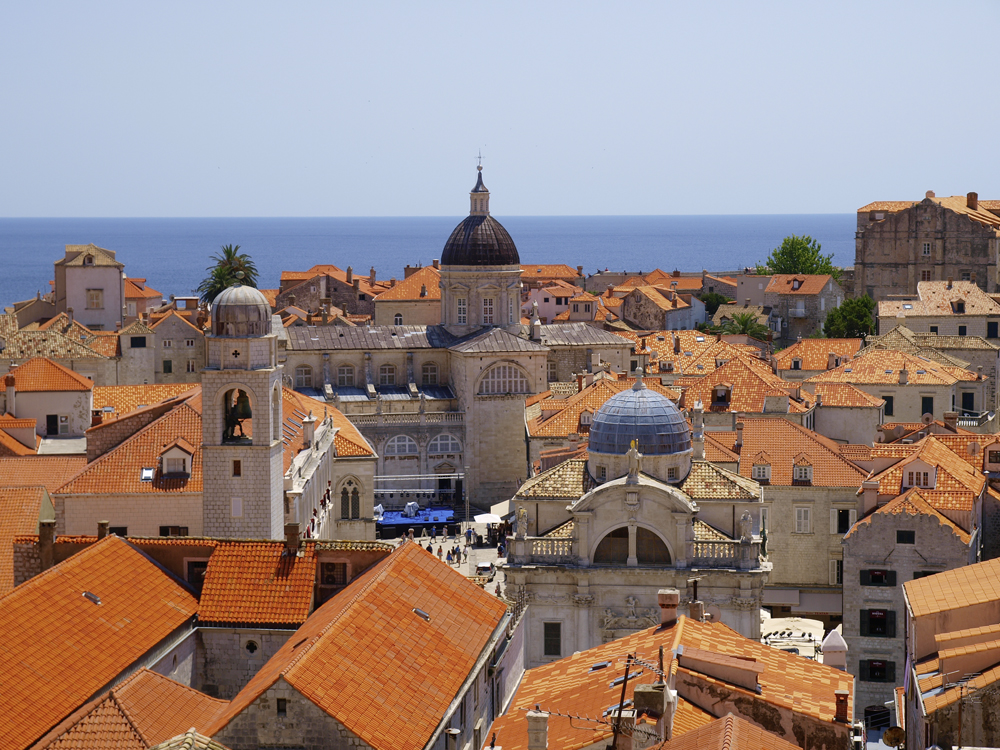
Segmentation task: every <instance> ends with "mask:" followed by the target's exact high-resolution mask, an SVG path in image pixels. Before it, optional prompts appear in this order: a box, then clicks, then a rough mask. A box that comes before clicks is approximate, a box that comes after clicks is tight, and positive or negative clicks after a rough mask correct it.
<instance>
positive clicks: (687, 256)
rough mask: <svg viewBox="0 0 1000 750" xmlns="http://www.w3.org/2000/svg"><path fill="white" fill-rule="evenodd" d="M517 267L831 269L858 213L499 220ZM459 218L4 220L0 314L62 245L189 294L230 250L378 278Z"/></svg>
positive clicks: (34, 283) (280, 263) (25, 292)
mask: <svg viewBox="0 0 1000 750" xmlns="http://www.w3.org/2000/svg"><path fill="white" fill-rule="evenodd" d="M498 218H499V219H500V221H501V222H502V223H503V225H504V226H505V227H506V228H507V230H508V231H509V232H510V234H511V236H512V237H513V238H514V242H515V243H517V248H518V251H519V253H520V255H521V261H522V262H523V263H567V264H569V265H570V266H573V267H575V266H577V265H581V264H582V265H583V267H584V271H585V272H587V273H593V272H594V271H596V270H598V269H604V268H611V269H612V270H622V269H626V268H627V269H628V270H630V271H638V270H642V271H651V270H653V269H654V268H656V267H660V268H663V269H664V270H666V271H671V270H673V269H675V268H678V269H680V270H682V271H700V270H701V269H702V268H708V269H710V270H720V271H721V270H732V269H737V268H742V267H744V266H748V265H753V264H754V263H755V262H757V261H759V260H764V259H765V258H766V257H767V254H768V253H769V252H770V250H771V249H772V248H774V247H777V246H778V245H779V244H781V240H782V238H784V237H785V236H787V235H790V234H808V235H811V236H812V237H814V238H816V239H818V240H819V241H820V243H821V244H822V245H823V251H824V253H830V252H832V253H833V258H834V262H835V263H836V264H837V265H851V264H853V262H854V229H855V224H856V218H855V216H854V214H817V215H786V216H780V215H774V216H584V217H579V216H510V217H498ZM460 220H461V218H460V217H428V218H313V219H309V218H305V219H303V218H294V219H266V218H260V219H254V218H251V219H226V218H223V219H0V260H2V273H0V303H2V304H4V305H8V304H10V303H11V302H14V301H16V300H21V299H26V298H28V297H31V296H34V294H35V291H36V290H41V291H42V293H45V292H46V291H47V290H48V282H49V280H50V279H52V278H53V273H52V264H53V262H54V261H56V260H58V259H59V258H61V257H63V254H64V245H67V244H87V243H90V242H93V243H94V244H95V245H99V246H100V247H105V248H108V249H109V250H115V251H116V252H117V257H118V260H120V261H121V262H123V263H124V264H125V272H126V273H127V274H128V275H129V276H137V277H146V278H147V279H148V283H149V285H150V286H152V287H153V288H154V289H156V290H158V291H160V292H163V294H164V295H168V294H190V293H191V292H192V291H193V290H194V289H195V288H196V287H197V286H198V283H199V281H200V280H201V279H202V278H203V277H204V275H205V267H206V266H208V265H209V262H210V256H211V255H212V254H213V253H215V252H217V251H218V249H219V247H220V246H221V245H225V244H229V243H233V244H238V245H241V246H242V249H243V251H244V252H247V253H250V255H251V256H253V259H254V261H255V262H256V264H257V268H258V269H259V271H260V286H261V287H265V288H267V287H270V288H274V287H277V286H278V277H279V276H280V275H281V271H282V270H306V269H308V268H310V267H311V266H312V265H314V264H316V263H332V264H334V265H336V266H339V267H340V268H347V266H353V267H354V268H355V270H356V271H357V272H359V273H363V274H367V273H368V269H369V268H370V267H371V266H375V270H376V272H377V274H378V277H379V278H380V279H382V278H390V277H392V276H396V277H397V278H402V277H403V267H404V266H405V265H406V264H407V263H409V264H411V265H413V264H417V263H422V264H424V265H428V264H430V262H431V261H432V260H433V259H434V258H439V257H440V256H441V248H442V247H443V246H444V243H445V241H446V240H447V239H448V235H449V234H450V233H451V230H452V229H454V227H455V225H456V224H457V223H458V222H459V221H460Z"/></svg>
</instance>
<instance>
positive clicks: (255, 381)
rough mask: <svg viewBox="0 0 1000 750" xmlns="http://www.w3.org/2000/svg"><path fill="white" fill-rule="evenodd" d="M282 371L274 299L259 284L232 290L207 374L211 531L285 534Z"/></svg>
mask: <svg viewBox="0 0 1000 750" xmlns="http://www.w3.org/2000/svg"><path fill="white" fill-rule="evenodd" d="M281 375H282V366H281V365H279V364H278V349H277V337H276V336H275V335H274V334H273V333H272V332H271V305H270V304H269V303H268V301H267V299H266V298H265V297H264V295H263V294H261V293H260V292H259V291H257V290H256V289H254V288H253V287H248V286H233V287H229V288H228V289H226V290H224V291H223V292H222V293H221V294H220V295H219V296H218V297H217V298H216V299H215V302H214V303H213V304H212V330H211V332H210V334H209V335H208V336H206V363H205V369H204V370H202V373H201V389H202V457H203V467H202V473H203V488H204V489H203V497H204V501H203V505H204V510H203V512H204V528H205V534H206V535H207V536H214V537H229V538H242V539H281V538H282V537H283V534H284V499H283V497H284V476H283V474H284V471H283V469H284V462H283V449H284V446H283V444H282V442H281V419H282V417H281Z"/></svg>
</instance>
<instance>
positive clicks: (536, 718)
mask: <svg viewBox="0 0 1000 750" xmlns="http://www.w3.org/2000/svg"><path fill="white" fill-rule="evenodd" d="M548 746H549V714H548V712H546V711H542V710H541V709H540V707H539V705H538V704H537V703H536V704H535V709H534V710H533V711H528V750H546V748H548Z"/></svg>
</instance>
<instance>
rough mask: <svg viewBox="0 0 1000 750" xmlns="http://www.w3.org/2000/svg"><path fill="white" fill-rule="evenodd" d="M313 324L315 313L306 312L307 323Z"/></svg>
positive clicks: (308, 324)
mask: <svg viewBox="0 0 1000 750" xmlns="http://www.w3.org/2000/svg"><path fill="white" fill-rule="evenodd" d="M312 324H313V314H312V313H311V312H307V313H306V325H307V326H311V325H312Z"/></svg>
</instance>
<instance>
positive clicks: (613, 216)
mask: <svg viewBox="0 0 1000 750" xmlns="http://www.w3.org/2000/svg"><path fill="white" fill-rule="evenodd" d="M855 213H857V212H856V211H855V212H846V213H844V212H829V211H828V212H820V213H789V214H780V213H753V214H750V213H744V214H740V213H734V214H710V213H705V214H503V216H506V217H507V218H512V219H588V218H593V219H661V218H680V219H683V218H693V217H697V218H709V217H749V216H852V215H854V214H855ZM490 215H491V216H493V214H492V213H491V214H490ZM464 216H467V214H434V215H419V216H418V215H414V216H387V215H375V214H370V215H369V214H356V215H346V214H345V215H327V216H320V215H301V216H293V215H286V216H256V215H255V216H0V221H37V220H60V221H67V220H73V221H81V220H109V219H113V220H117V221H128V220H140V219H141V220H149V219H186V220H192V219H456V218H458V219H461V218H462V217H464Z"/></svg>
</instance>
